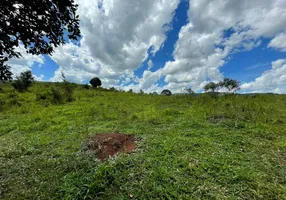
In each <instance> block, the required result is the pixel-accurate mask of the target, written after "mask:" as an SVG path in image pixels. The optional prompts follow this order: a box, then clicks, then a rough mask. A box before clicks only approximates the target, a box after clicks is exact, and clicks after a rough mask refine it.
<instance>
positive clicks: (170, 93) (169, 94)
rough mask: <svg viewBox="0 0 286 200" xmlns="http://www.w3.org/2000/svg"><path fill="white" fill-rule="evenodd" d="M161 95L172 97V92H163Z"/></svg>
mask: <svg viewBox="0 0 286 200" xmlns="http://www.w3.org/2000/svg"><path fill="white" fill-rule="evenodd" d="M161 95H163V96H171V95H172V92H171V91H170V90H163V91H162V92H161Z"/></svg>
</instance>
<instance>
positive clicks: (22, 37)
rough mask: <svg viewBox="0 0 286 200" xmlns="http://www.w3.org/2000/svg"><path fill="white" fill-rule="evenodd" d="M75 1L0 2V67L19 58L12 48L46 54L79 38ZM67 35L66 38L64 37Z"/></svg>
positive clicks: (7, 0)
mask: <svg viewBox="0 0 286 200" xmlns="http://www.w3.org/2000/svg"><path fill="white" fill-rule="evenodd" d="M76 9H77V5H76V4H75V3H74V0H29V1H27V0H1V3H0V27H1V28H0V67H1V69H2V66H4V65H5V62H7V61H8V59H10V58H13V57H20V56H21V54H20V53H19V52H17V51H15V47H18V46H19V45H20V44H21V45H23V46H24V47H25V48H26V50H27V52H28V53H31V54H36V55H39V54H49V55H51V54H52V52H53V47H57V46H59V45H62V44H64V43H65V39H67V38H69V39H72V40H75V39H77V38H78V37H79V36H80V30H79V18H78V15H77V14H76ZM65 33H66V36H67V37H66V38H65V37H64V34H65Z"/></svg>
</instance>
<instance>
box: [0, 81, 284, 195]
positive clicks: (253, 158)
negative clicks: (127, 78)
mask: <svg viewBox="0 0 286 200" xmlns="http://www.w3.org/2000/svg"><path fill="white" fill-rule="evenodd" d="M0 87H2V88H3V91H2V92H0V109H1V112H0V199H84V198H85V199H129V198H130V196H131V197H132V196H133V198H134V199H286V166H285V164H286V120H285V119H286V96H285V95H270V94H269V95H223V96H211V95H199V96H187V95H180V96H170V97H166V96H155V95H140V94H132V93H122V92H111V91H101V90H94V89H90V90H87V89H83V87H81V86H75V87H77V88H76V90H75V93H74V101H72V102H63V103H61V104H53V103H51V102H43V101H38V100H37V95H36V94H38V93H41V92H44V91H48V90H49V89H50V88H51V86H50V84H39V83H37V84H35V85H34V86H33V87H32V88H30V89H29V92H26V93H17V92H15V91H13V90H12V88H11V87H10V86H6V85H5V86H4V87H3V85H1V86H0ZM53 87H60V85H58V86H56V85H54V86H53ZM108 132H122V133H128V134H135V135H136V136H137V137H139V138H141V140H140V142H139V144H138V148H137V150H136V152H135V153H133V154H130V155H121V156H117V157H116V158H112V159H110V160H109V161H107V162H105V163H100V162H99V161H98V160H97V159H96V157H95V156H94V155H93V154H92V153H88V152H85V151H84V150H83V149H84V148H83V147H84V144H85V142H86V140H87V138H88V137H89V136H92V135H95V134H97V133H108Z"/></svg>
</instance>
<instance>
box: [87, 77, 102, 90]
mask: <svg viewBox="0 0 286 200" xmlns="http://www.w3.org/2000/svg"><path fill="white" fill-rule="evenodd" d="M89 83H90V85H92V87H95V88H96V87H100V86H101V80H100V79H99V78H97V77H94V78H92V79H91V80H90V81H89Z"/></svg>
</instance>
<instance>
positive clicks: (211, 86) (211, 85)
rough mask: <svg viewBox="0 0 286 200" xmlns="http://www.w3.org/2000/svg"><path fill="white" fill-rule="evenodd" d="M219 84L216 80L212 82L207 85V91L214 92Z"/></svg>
mask: <svg viewBox="0 0 286 200" xmlns="http://www.w3.org/2000/svg"><path fill="white" fill-rule="evenodd" d="M217 87H218V85H217V84H216V83H215V82H210V83H208V84H206V85H205V87H204V89H205V92H214V91H215V90H216V89H217Z"/></svg>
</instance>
